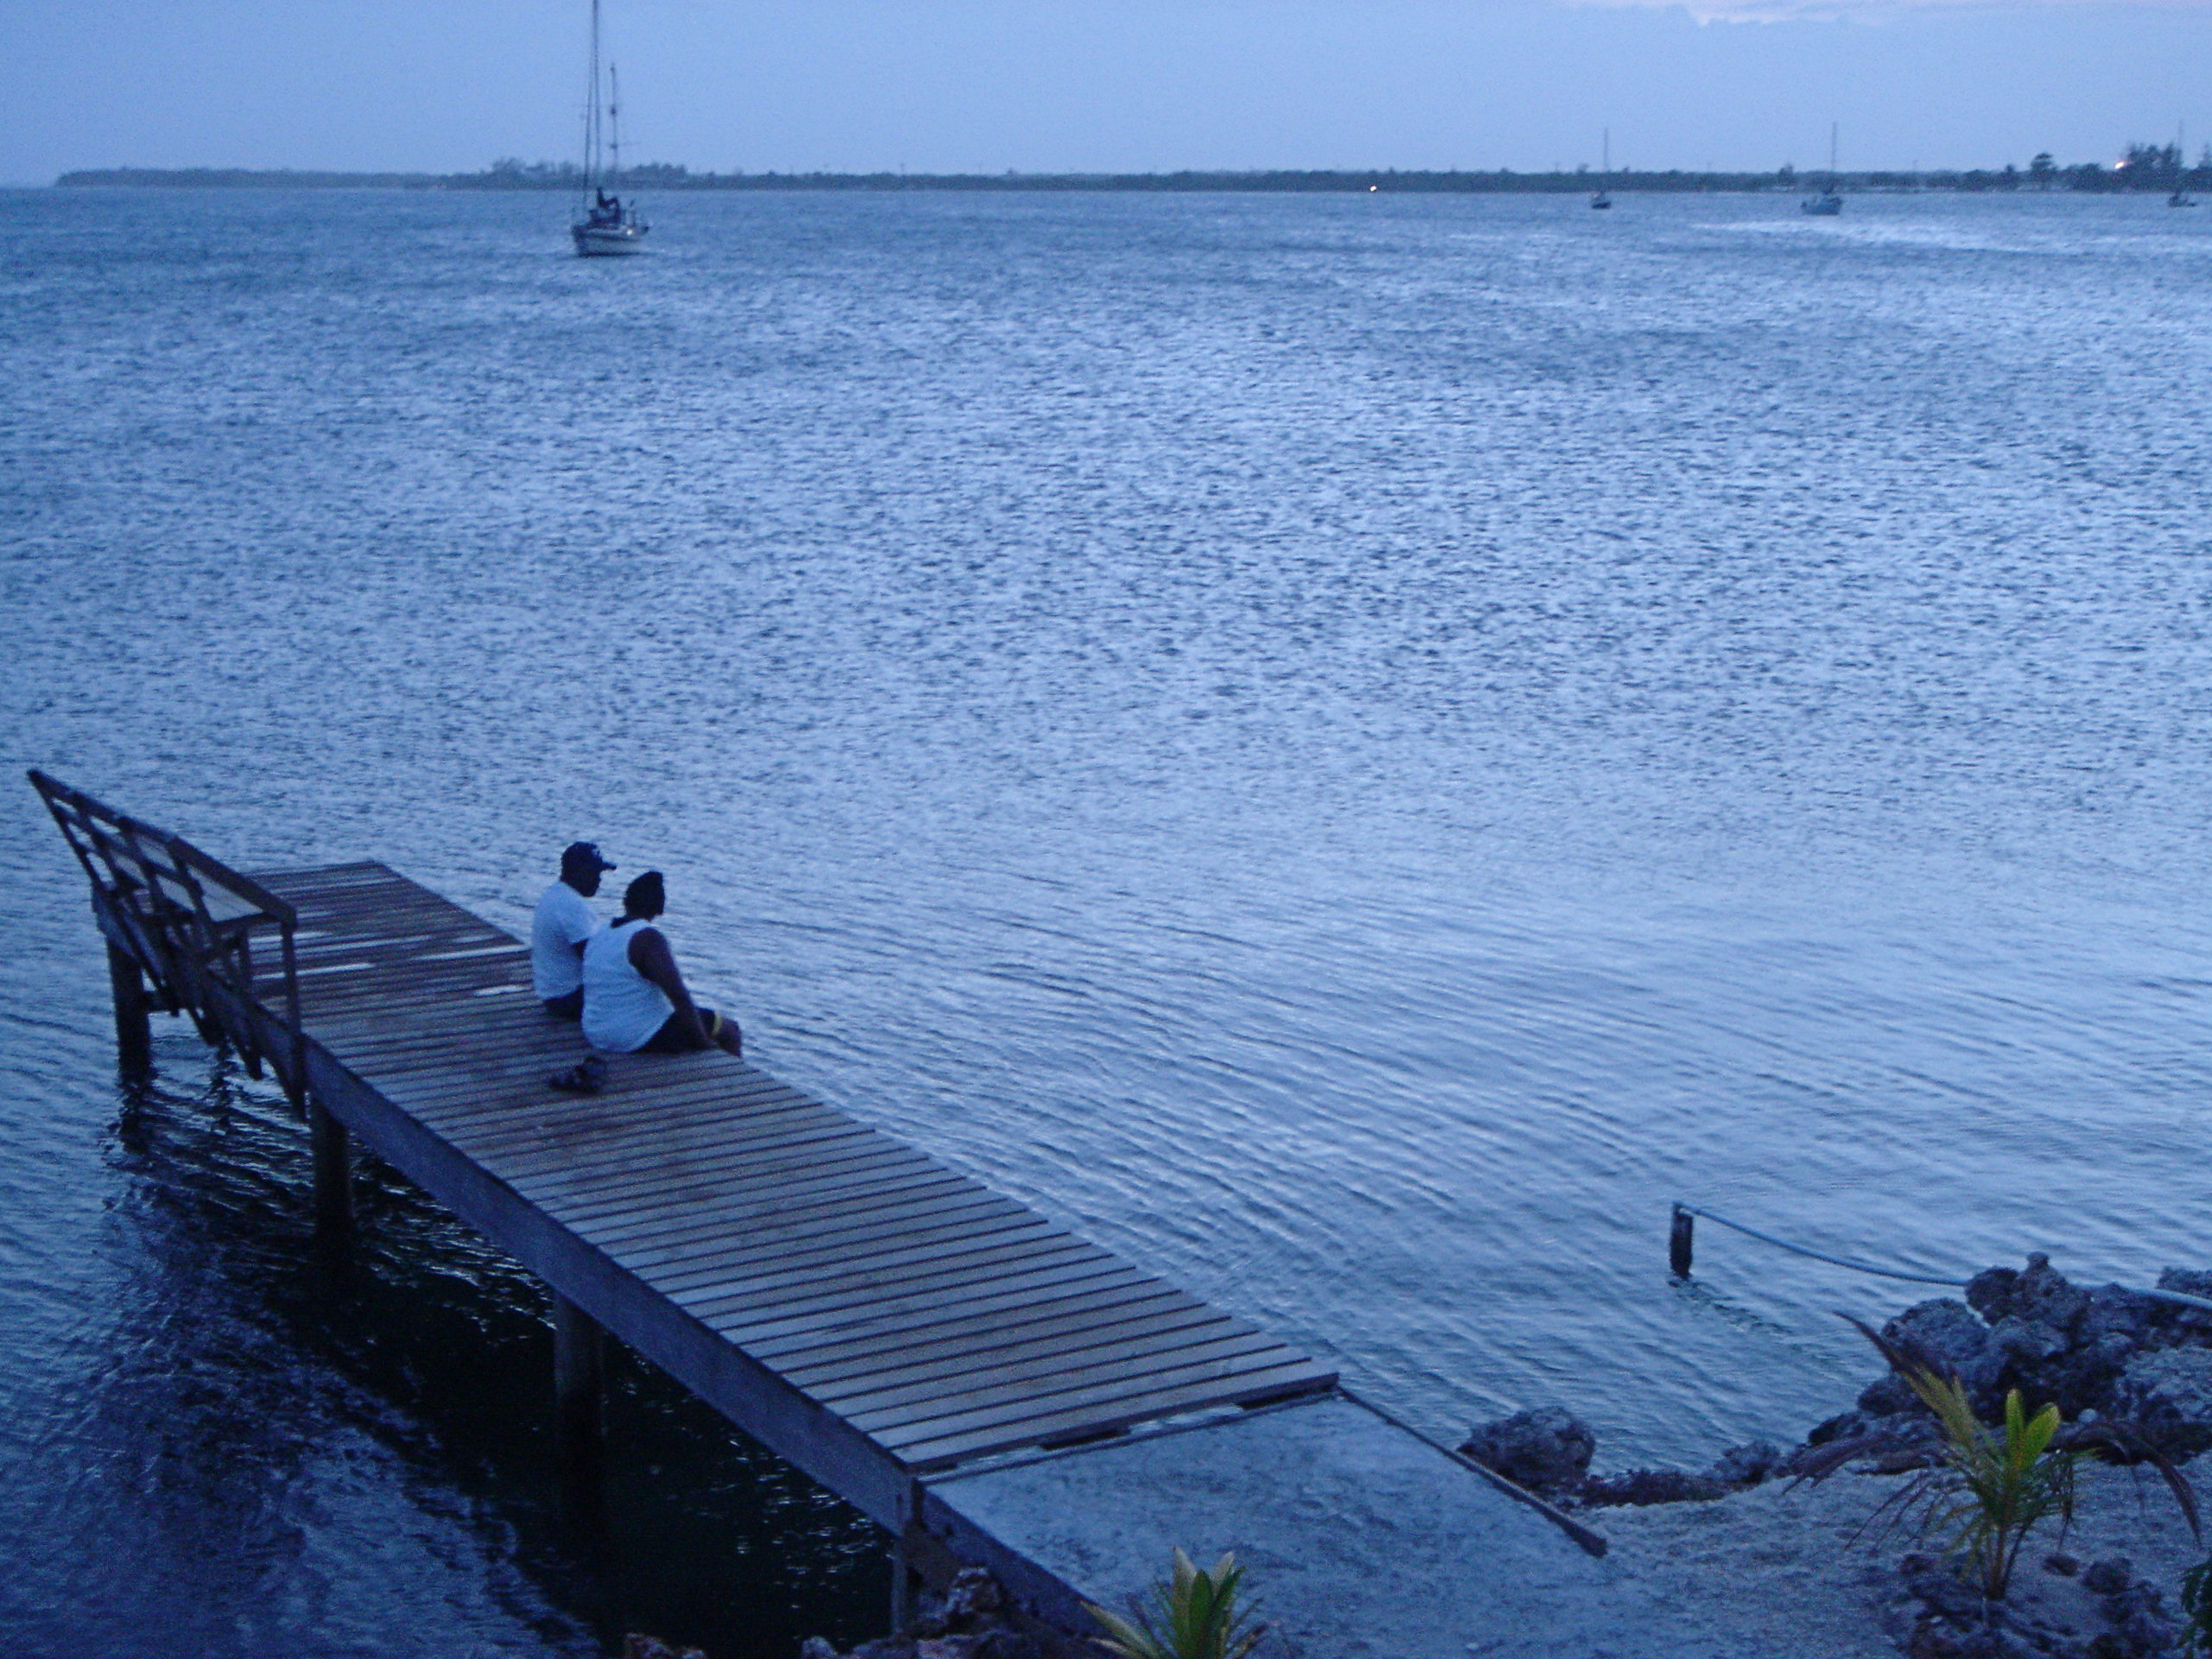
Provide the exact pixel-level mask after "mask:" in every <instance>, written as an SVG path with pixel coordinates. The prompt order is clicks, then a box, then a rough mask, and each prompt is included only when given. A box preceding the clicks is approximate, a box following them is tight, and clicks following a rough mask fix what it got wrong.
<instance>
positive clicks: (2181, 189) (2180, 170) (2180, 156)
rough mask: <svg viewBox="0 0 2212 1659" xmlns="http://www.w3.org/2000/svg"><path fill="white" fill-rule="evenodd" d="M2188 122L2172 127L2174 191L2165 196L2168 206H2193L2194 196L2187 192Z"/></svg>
mask: <svg viewBox="0 0 2212 1659" xmlns="http://www.w3.org/2000/svg"><path fill="white" fill-rule="evenodd" d="M2188 156H2189V123H2186V122H2183V123H2180V124H2179V125H2177V126H2176V127H2175V128H2174V193H2173V194H2172V195H2171V196H2169V197H2167V198H2166V206H2169V207H2194V206H2196V197H2194V196H2192V195H2190V193H2189V161H2188Z"/></svg>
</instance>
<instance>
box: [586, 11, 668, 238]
mask: <svg viewBox="0 0 2212 1659" xmlns="http://www.w3.org/2000/svg"><path fill="white" fill-rule="evenodd" d="M602 163H604V165H602ZM621 182H622V94H621V84H620V82H619V81H618V79H616V76H615V72H614V66H613V65H612V64H609V65H608V66H607V74H606V108H605V112H604V119H602V111H601V110H600V107H599V0H592V92H591V97H590V98H589V99H587V100H586V103H585V104H584V195H583V199H582V201H581V202H580V204H579V206H578V208H577V212H578V214H579V217H578V218H577V219H576V220H575V222H574V224H572V225H569V227H568V234H569V236H570V237H573V238H574V240H575V244H576V251H577V252H578V253H579V254H582V255H586V256H589V255H593V254H619V253H642V252H643V251H644V245H645V232H646V231H648V230H649V229H650V228H651V227H650V225H647V224H646V223H645V221H644V220H643V218H640V217H639V216H638V212H637V204H636V203H635V202H629V203H625V202H624V200H623V199H622V198H621V197H620V196H618V195H617V194H616V193H614V191H613V190H611V189H609V188H608V187H609V186H610V185H616V186H618V185H619V184H620V183H621Z"/></svg>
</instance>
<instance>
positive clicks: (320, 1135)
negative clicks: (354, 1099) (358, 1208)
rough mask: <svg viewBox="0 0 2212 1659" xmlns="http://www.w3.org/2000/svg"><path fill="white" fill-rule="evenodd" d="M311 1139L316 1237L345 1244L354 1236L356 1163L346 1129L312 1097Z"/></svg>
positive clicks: (309, 1115)
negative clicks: (354, 1174)
mask: <svg viewBox="0 0 2212 1659" xmlns="http://www.w3.org/2000/svg"><path fill="white" fill-rule="evenodd" d="M307 1138H308V1140H309V1141H310V1142H311V1143H313V1144H314V1155H315V1237H316V1238H318V1239H319V1240H320V1241H321V1242H322V1243H323V1244H331V1245H338V1244H345V1241H346V1240H347V1239H349V1238H352V1236H353V1161H352V1157H351V1156H348V1153H347V1149H346V1144H345V1124H341V1123H339V1121H338V1119H337V1118H333V1117H332V1116H331V1115H330V1109H329V1108H328V1107H327V1106H326V1105H323V1103H322V1102H321V1101H320V1100H318V1099H315V1098H314V1096H312V1095H310V1096H308V1097H307Z"/></svg>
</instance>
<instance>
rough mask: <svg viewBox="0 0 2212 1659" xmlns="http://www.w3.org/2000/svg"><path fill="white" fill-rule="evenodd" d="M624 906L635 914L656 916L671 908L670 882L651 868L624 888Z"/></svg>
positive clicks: (627, 910)
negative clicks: (666, 881) (664, 880)
mask: <svg viewBox="0 0 2212 1659" xmlns="http://www.w3.org/2000/svg"><path fill="white" fill-rule="evenodd" d="M622 908H623V909H624V911H625V912H627V913H628V914H629V915H633V916H656V915H660V914H661V912H662V911H663V910H665V909H668V908H669V889H668V883H665V882H663V881H662V879H661V872H660V871H657V870H649V871H646V872H645V873H644V874H643V875H642V876H640V877H638V878H637V880H636V881H634V882H632V883H630V885H629V886H627V887H625V888H624V889H623V890H622Z"/></svg>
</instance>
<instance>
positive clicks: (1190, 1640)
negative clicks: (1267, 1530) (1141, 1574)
mask: <svg viewBox="0 0 2212 1659" xmlns="http://www.w3.org/2000/svg"><path fill="white" fill-rule="evenodd" d="M1244 1575H1245V1570H1244V1568H1243V1567H1239V1566H1238V1565H1237V1558H1236V1557H1235V1556H1234V1555H1224V1556H1222V1557H1221V1559H1220V1561H1216V1562H1214V1570H1213V1571H1212V1572H1210V1573H1207V1572H1201V1571H1200V1570H1199V1568H1198V1567H1196V1566H1195V1564H1194V1563H1193V1562H1192V1561H1191V1559H1190V1557H1189V1556H1188V1555H1184V1554H1183V1553H1182V1549H1181V1548H1177V1549H1176V1559H1175V1569H1174V1572H1173V1574H1171V1575H1170V1576H1169V1577H1168V1578H1166V1579H1163V1580H1161V1581H1160V1582H1158V1583H1157V1584H1155V1585H1154V1586H1152V1599H1153V1601H1154V1603H1155V1604H1156V1606H1155V1608H1154V1610H1153V1612H1147V1611H1146V1610H1145V1608H1144V1604H1143V1602H1141V1601H1140V1600H1139V1599H1138V1598H1137V1597H1135V1596H1131V1598H1130V1599H1129V1612H1130V1615H1131V1616H1130V1617H1129V1618H1122V1617H1121V1616H1120V1615H1119V1614H1118V1613H1110V1612H1107V1611H1106V1609H1105V1608H1103V1607H1100V1606H1095V1605H1093V1604H1091V1603H1090V1602H1085V1603H1084V1604H1083V1606H1084V1608H1085V1610H1086V1611H1087V1612H1089V1614H1090V1615H1091V1617H1092V1618H1095V1619H1096V1620H1098V1622H1099V1624H1100V1625H1101V1626H1102V1627H1103V1628H1104V1629H1105V1631H1106V1635H1105V1636H1103V1637H1092V1638H1091V1639H1092V1640H1093V1642H1094V1643H1097V1645H1098V1646H1100V1647H1101V1648H1103V1649H1105V1650H1106V1651H1107V1652H1108V1653H1111V1654H1114V1655H1117V1656H1119V1659H1244V1656H1245V1655H1246V1654H1248V1653H1250V1652H1251V1651H1252V1650H1253V1649H1254V1648H1256V1647H1258V1645H1259V1638H1260V1637H1261V1635H1262V1634H1263V1633H1264V1631H1266V1628H1267V1627H1266V1626H1265V1625H1264V1624H1252V1622H1251V1620H1252V1614H1251V1613H1250V1612H1239V1611H1238V1608H1237V1591H1238V1588H1239V1586H1240V1585H1241V1584H1242V1583H1243V1581H1244ZM1156 1614H1157V1621H1158V1622H1157V1623H1155V1615H1156Z"/></svg>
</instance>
